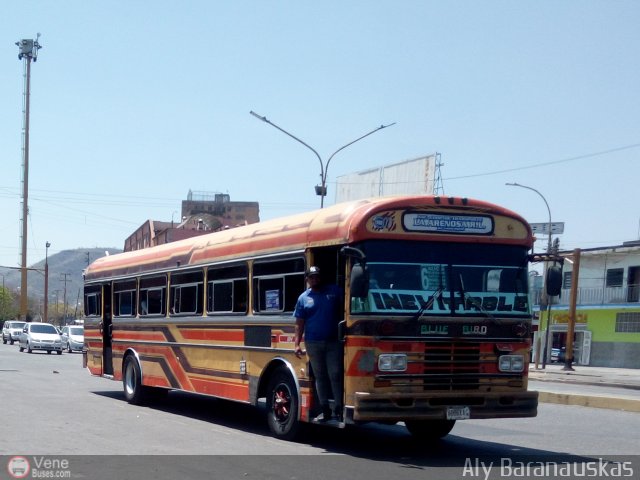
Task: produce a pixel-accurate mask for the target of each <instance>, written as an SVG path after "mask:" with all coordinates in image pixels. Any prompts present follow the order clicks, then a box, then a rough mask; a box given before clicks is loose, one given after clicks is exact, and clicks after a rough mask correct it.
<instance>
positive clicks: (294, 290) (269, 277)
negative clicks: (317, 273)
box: [253, 257, 305, 313]
mask: <svg viewBox="0 0 640 480" xmlns="http://www.w3.org/2000/svg"><path fill="white" fill-rule="evenodd" d="M304 268H305V267H304V258H302V257H299V258H288V259H282V260H257V261H256V262H255V263H254V264H253V291H254V305H253V310H254V311H255V312H256V313H282V312H293V310H294V309H295V306H296V302H297V301H298V297H299V296H300V294H301V293H302V292H303V291H304V289H305V282H304Z"/></svg>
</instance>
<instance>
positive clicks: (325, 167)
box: [249, 110, 396, 208]
mask: <svg viewBox="0 0 640 480" xmlns="http://www.w3.org/2000/svg"><path fill="white" fill-rule="evenodd" d="M249 113H250V114H251V115H253V116H254V117H256V118H257V119H258V120H262V121H263V122H265V123H268V124H269V125H271V126H272V127H275V128H277V129H278V130H280V131H281V132H282V133H284V134H285V135H288V136H290V137H291V138H293V139H294V140H296V141H297V142H300V143H301V144H302V145H304V146H305V147H307V148H308V149H309V150H311V151H312V152H313V153H314V154H315V155H316V157H318V161H319V162H320V185H316V186H315V190H316V195H320V208H323V207H324V197H325V196H326V195H327V173H328V171H329V162H331V159H332V158H333V157H334V156H335V155H336V153H338V152H340V151H341V150H344V149H345V148H347V147H348V146H350V145H353V144H354V143H356V142H358V141H360V140H362V139H363V138H365V137H368V136H369V135H372V134H374V133H375V132H377V131H378V130H382V129H383V128H387V127H391V126H392V125H395V124H396V122H393V123H390V124H388V125H380V126H379V127H377V128H374V129H373V130H371V131H370V132H368V133H365V134H364V135H362V136H361V137H358V138H356V139H355V140H353V141H351V142H349V143H347V144H346V145H343V146H342V147H340V148H339V149H337V150H336V151H335V152H333V153H332V154H331V156H330V157H329V159H328V160H327V163H326V164H325V163H323V161H322V157H320V154H318V152H316V151H315V149H314V148H312V147H311V146H309V145H308V144H307V143H305V142H303V141H302V140H300V139H299V138H298V137H296V136H295V135H292V134H291V133H289V132H287V131H286V130H285V129H283V128H281V127H279V126H278V125H276V124H275V123H273V122H272V121H270V120H268V119H267V117H263V116H261V115H258V114H257V113H256V112H254V111H253V110H252V111H250V112H249Z"/></svg>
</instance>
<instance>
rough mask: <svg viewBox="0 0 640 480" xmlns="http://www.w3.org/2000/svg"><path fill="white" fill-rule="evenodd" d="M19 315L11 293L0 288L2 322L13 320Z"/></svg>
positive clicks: (0, 317) (0, 318) (0, 316)
mask: <svg viewBox="0 0 640 480" xmlns="http://www.w3.org/2000/svg"><path fill="white" fill-rule="evenodd" d="M17 315H18V309H17V305H16V303H15V301H14V298H13V295H11V292H10V291H9V290H8V289H6V288H4V287H2V286H0V320H2V321H4V320H12V319H14V318H16V317H17Z"/></svg>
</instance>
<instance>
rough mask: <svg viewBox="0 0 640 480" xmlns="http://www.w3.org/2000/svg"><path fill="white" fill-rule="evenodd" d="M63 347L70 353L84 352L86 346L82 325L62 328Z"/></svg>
mask: <svg viewBox="0 0 640 480" xmlns="http://www.w3.org/2000/svg"><path fill="white" fill-rule="evenodd" d="M60 337H62V347H63V348H66V349H67V351H68V352H69V353H71V352H73V351H74V350H77V351H80V352H81V351H82V347H83V346H84V327H83V326H81V325H67V326H66V327H62V334H60Z"/></svg>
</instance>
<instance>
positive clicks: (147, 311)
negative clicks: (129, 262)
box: [139, 275, 167, 316]
mask: <svg viewBox="0 0 640 480" xmlns="http://www.w3.org/2000/svg"><path fill="white" fill-rule="evenodd" d="M166 291H167V277H166V276H165V275H161V276H157V277H143V278H141V279H140V298H139V301H140V305H139V308H140V315H141V316H146V315H155V316H159V315H165V313H166V307H165V305H166V301H165V300H166Z"/></svg>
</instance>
